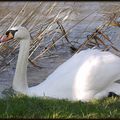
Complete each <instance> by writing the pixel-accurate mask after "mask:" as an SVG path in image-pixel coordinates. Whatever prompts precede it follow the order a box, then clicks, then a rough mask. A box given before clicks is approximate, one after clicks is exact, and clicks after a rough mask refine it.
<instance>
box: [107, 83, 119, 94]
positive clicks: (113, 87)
mask: <svg viewBox="0 0 120 120" xmlns="http://www.w3.org/2000/svg"><path fill="white" fill-rule="evenodd" d="M108 91H109V92H111V93H115V94H116V95H118V96H120V83H113V84H112V85H111V86H110V87H109V88H108Z"/></svg>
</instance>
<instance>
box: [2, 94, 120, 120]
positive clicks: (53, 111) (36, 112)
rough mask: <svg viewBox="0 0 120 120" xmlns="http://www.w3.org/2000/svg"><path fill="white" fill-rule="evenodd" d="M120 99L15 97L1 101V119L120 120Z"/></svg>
mask: <svg viewBox="0 0 120 120" xmlns="http://www.w3.org/2000/svg"><path fill="white" fill-rule="evenodd" d="M119 108H120V99H119V98H106V99H104V100H93V101H91V102H88V103H83V102H80V101H77V102H72V101H68V100H57V99H47V98H45V99H43V98H35V97H34V98H29V97H26V96H22V97H21V96H20V97H19V96H14V97H8V98H5V99H0V118H44V119H46V118H120V111H119V110H120V109H119Z"/></svg>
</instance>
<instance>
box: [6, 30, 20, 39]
mask: <svg viewBox="0 0 120 120" xmlns="http://www.w3.org/2000/svg"><path fill="white" fill-rule="evenodd" d="M17 31H18V30H8V31H7V32H6V35H7V37H8V36H9V33H11V34H12V35H13V37H14V35H15V33H16V32H17Z"/></svg>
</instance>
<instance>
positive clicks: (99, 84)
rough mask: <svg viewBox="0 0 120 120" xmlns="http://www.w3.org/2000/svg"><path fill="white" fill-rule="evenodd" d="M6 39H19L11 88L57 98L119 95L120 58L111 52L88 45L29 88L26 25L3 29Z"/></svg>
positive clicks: (71, 98) (84, 98)
mask: <svg viewBox="0 0 120 120" xmlns="http://www.w3.org/2000/svg"><path fill="white" fill-rule="evenodd" d="M6 35H7V36H6V37H4V38H3V39H2V40H3V41H4V40H5V41H7V40H10V39H12V38H15V39H17V40H20V50H19V55H18V61H17V66H16V71H15V75H14V79H13V89H14V90H15V91H18V92H21V93H23V94H25V95H28V96H48V97H52V98H58V99H68V100H81V101H83V102H85V101H90V100H92V99H95V98H96V99H102V98H104V97H106V96H108V95H109V93H110V92H113V93H115V94H117V95H120V84H118V83H116V82H115V81H116V80H118V79H120V58H119V57H118V56H116V55H114V54H112V53H110V52H105V51H104V52H103V51H100V50H97V49H87V50H83V51H81V52H79V53H76V54H75V55H73V56H72V57H71V58H70V59H69V60H67V61H66V62H64V63H63V64H62V65H60V66H59V67H58V68H57V69H56V70H55V71H54V72H53V73H52V74H51V75H49V76H48V77H47V78H46V80H45V81H43V82H42V83H41V84H39V85H37V86H33V87H30V88H28V83H27V74H26V73H27V64H28V61H27V60H28V55H29V47H30V34H29V32H28V30H27V29H26V28H25V27H14V28H11V29H10V30H8V31H7V32H6Z"/></svg>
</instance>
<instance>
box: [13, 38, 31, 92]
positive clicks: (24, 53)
mask: <svg viewBox="0 0 120 120" xmlns="http://www.w3.org/2000/svg"><path fill="white" fill-rule="evenodd" d="M29 48H30V39H25V40H21V41H20V50H19V55H18V61H17V65H16V71H15V75H14V78H13V89H14V90H15V91H17V92H21V93H23V94H27V91H28V84H27V64H28V55H29Z"/></svg>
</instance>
